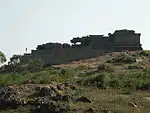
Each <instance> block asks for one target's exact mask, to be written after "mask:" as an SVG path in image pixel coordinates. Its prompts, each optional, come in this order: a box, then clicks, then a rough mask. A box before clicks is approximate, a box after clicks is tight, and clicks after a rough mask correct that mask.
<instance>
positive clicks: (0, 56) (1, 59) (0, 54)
mask: <svg viewBox="0 0 150 113" xmlns="http://www.w3.org/2000/svg"><path fill="white" fill-rule="evenodd" d="M6 61H7V59H6V56H5V55H4V53H3V52H2V51H0V64H2V63H4V62H6Z"/></svg>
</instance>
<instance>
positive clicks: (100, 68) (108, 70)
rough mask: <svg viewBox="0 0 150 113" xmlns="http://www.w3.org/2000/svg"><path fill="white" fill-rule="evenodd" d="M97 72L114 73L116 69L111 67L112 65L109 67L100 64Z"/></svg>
mask: <svg viewBox="0 0 150 113" xmlns="http://www.w3.org/2000/svg"><path fill="white" fill-rule="evenodd" d="M97 70H98V71H99V72H113V71H114V69H113V68H112V67H110V65H107V64H99V65H98V67H97Z"/></svg>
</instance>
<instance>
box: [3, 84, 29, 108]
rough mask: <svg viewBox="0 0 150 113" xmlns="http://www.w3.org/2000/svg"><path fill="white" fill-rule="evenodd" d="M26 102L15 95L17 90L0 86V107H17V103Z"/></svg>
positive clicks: (22, 103)
mask: <svg viewBox="0 0 150 113" xmlns="http://www.w3.org/2000/svg"><path fill="white" fill-rule="evenodd" d="M24 104H26V102H24V101H23V100H21V99H19V98H18V97H17V92H15V91H14V90H13V89H12V88H5V87H1V88H0V109H7V108H12V109H17V108H18V107H19V105H24Z"/></svg>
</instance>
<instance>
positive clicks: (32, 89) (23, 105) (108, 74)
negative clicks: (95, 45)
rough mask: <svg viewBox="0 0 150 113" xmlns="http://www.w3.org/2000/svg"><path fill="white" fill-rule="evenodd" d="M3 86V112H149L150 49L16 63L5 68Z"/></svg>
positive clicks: (0, 89)
mask: <svg viewBox="0 0 150 113" xmlns="http://www.w3.org/2000/svg"><path fill="white" fill-rule="evenodd" d="M9 67H11V70H10V68H9ZM0 85H1V87H0V109H1V110H0V113H12V112H15V113H130V112H132V113H137V112H140V113H148V112H149V111H150V106H149V105H150V97H149V90H150V53H149V52H148V51H130V52H128V51H126V52H114V53H108V54H105V55H103V56H99V57H95V58H90V59H84V60H77V61H72V62H70V63H67V64H59V65H52V66H46V67H42V65H40V62H38V61H36V60H35V61H32V62H30V64H28V65H26V66H23V65H19V64H11V65H10V66H6V67H2V68H1V74H0Z"/></svg>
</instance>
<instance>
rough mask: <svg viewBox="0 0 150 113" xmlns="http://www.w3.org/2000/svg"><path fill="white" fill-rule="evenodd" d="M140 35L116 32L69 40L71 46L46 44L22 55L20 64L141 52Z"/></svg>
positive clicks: (57, 61)
mask: <svg viewBox="0 0 150 113" xmlns="http://www.w3.org/2000/svg"><path fill="white" fill-rule="evenodd" d="M140 36H141V34H140V33H135V31H133V30H126V29H124V30H116V31H115V32H114V33H113V34H111V33H109V34H108V36H103V35H89V36H84V37H81V38H79V37H77V38H73V39H72V40H71V43H72V45H70V44H67V43H64V44H61V43H46V44H43V45H38V46H37V48H36V50H32V52H31V54H30V55H29V54H28V55H24V56H23V57H22V59H21V61H22V62H27V60H29V59H35V58H36V59H41V60H42V61H43V62H44V64H61V63H68V62H70V61H73V60H79V59H86V58H91V57H97V56H100V55H102V54H105V53H107V52H115V51H117V52H118V51H138V50H142V47H141V43H140Z"/></svg>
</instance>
